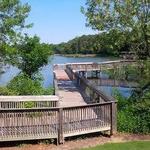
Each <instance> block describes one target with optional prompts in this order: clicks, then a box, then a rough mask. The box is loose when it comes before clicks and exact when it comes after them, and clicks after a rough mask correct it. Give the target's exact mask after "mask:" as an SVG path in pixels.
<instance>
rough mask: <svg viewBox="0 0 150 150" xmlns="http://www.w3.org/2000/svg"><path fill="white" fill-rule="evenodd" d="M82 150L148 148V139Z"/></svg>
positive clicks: (142, 149) (149, 147)
mask: <svg viewBox="0 0 150 150" xmlns="http://www.w3.org/2000/svg"><path fill="white" fill-rule="evenodd" d="M82 150H150V141H139V142H138V141H136V142H126V143H110V144H104V145H99V146H96V147H93V148H86V149H82Z"/></svg>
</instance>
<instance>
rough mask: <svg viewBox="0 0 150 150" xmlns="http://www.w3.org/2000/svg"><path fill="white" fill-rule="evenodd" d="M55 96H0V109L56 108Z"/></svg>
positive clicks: (56, 100)
mask: <svg viewBox="0 0 150 150" xmlns="http://www.w3.org/2000/svg"><path fill="white" fill-rule="evenodd" d="M58 102H59V98H58V97H57V96H48V95H47V96H46V95H45V96H44V95H43V96H0V108H2V109H7V108H10V109H11V108H42V107H44V108H45V107H48V108H49V107H57V106H58Z"/></svg>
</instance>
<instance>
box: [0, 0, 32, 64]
mask: <svg viewBox="0 0 150 150" xmlns="http://www.w3.org/2000/svg"><path fill="white" fill-rule="evenodd" d="M29 12H30V6H29V5H28V4H22V3H21V2H20V0H0V62H2V61H3V59H4V58H6V55H7V53H13V50H14V48H12V47H10V45H12V44H14V43H16V42H17V41H18V38H19V37H20V35H21V34H20V33H21V30H22V29H23V28H28V27H30V26H31V24H30V25H25V19H26V18H27V17H28V14H29Z"/></svg>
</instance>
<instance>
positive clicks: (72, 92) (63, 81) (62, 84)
mask: <svg viewBox="0 0 150 150" xmlns="http://www.w3.org/2000/svg"><path fill="white" fill-rule="evenodd" d="M54 73H55V75H56V80H57V84H58V94H59V106H60V107H68V106H80V105H86V102H85V101H84V99H83V97H82V95H81V93H80V92H79V90H78V89H77V87H76V85H75V84H74V83H73V81H72V80H70V78H69V77H68V74H67V73H66V72H65V70H55V71H54Z"/></svg>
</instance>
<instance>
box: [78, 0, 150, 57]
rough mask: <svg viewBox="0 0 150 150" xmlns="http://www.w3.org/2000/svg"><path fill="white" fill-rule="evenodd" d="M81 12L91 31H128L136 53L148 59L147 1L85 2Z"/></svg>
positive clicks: (149, 10)
mask: <svg viewBox="0 0 150 150" xmlns="http://www.w3.org/2000/svg"><path fill="white" fill-rule="evenodd" d="M81 11H82V13H83V14H85V16H86V19H87V26H90V27H92V28H93V29H97V30H103V31H110V30H112V29H116V28H117V29H119V30H121V31H130V33H132V34H130V36H131V35H132V36H131V40H132V41H136V43H135V45H136V50H137V52H140V54H143V56H148V57H150V49H149V46H150V45H149V44H150V40H149V36H150V2H149V0H87V2H86V6H85V7H82V9H81ZM138 49H139V50H140V51H138ZM140 54H139V55H140Z"/></svg>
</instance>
